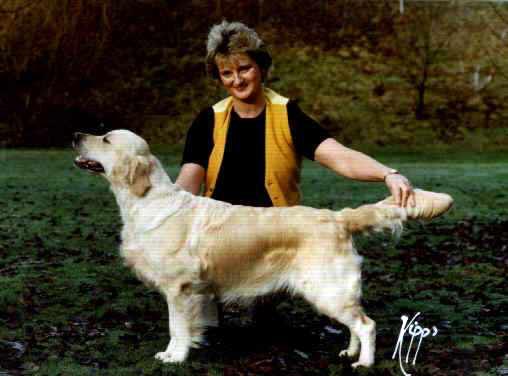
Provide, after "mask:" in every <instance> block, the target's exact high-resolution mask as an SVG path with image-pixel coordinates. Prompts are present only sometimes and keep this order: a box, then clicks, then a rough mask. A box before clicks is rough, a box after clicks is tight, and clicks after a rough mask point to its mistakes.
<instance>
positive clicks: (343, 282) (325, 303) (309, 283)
mask: <svg viewBox="0 0 508 376" xmlns="http://www.w3.org/2000/svg"><path fill="white" fill-rule="evenodd" d="M313 261H316V262H315V263H314V262H313ZM300 262H301V263H302V264H304V263H303V261H300ZM305 265H306V268H305V269H303V268H299V269H298V271H297V272H296V273H295V274H293V275H292V278H291V279H290V285H291V287H292V288H293V289H294V291H295V292H296V293H300V294H302V295H303V297H304V298H305V299H306V300H307V301H309V302H310V303H311V304H312V305H314V306H315V307H316V308H317V310H318V311H319V312H321V313H323V314H325V315H327V316H329V317H330V318H332V319H335V320H337V321H339V322H340V323H342V324H344V325H346V326H347V327H348V329H349V331H350V332H351V339H350V343H349V346H348V348H347V350H345V351H343V352H341V354H340V355H342V356H344V355H347V356H350V357H352V356H356V355H358V354H359V358H358V361H357V362H356V363H354V364H353V367H358V366H365V367H369V366H371V365H372V364H373V363H374V353H375V341H376V332H375V330H376V323H375V322H374V321H373V320H372V319H370V318H369V317H367V316H366V315H365V313H364V312H363V309H362V307H361V305H360V297H361V257H359V256H358V255H355V254H349V255H341V256H339V255H333V256H331V257H330V256H325V257H321V256H318V255H315V256H314V257H306V262H305Z"/></svg>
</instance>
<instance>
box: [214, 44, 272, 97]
mask: <svg viewBox="0 0 508 376" xmlns="http://www.w3.org/2000/svg"><path fill="white" fill-rule="evenodd" d="M215 63H216V64H217V69H218V71H219V78H220V80H221V82H222V85H223V86H224V88H225V89H226V90H227V91H228V93H229V95H231V96H232V97H233V98H236V99H238V100H241V101H243V102H254V101H256V100H257V99H258V98H259V96H260V95H262V92H263V91H262V81H263V80H262V73H261V69H260V68H259V65H258V64H257V63H256V62H255V61H254V60H252V59H251V58H250V57H249V55H247V54H245V53H239V54H233V55H229V56H227V57H216V58H215Z"/></svg>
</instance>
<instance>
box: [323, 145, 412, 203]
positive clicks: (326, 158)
mask: <svg viewBox="0 0 508 376" xmlns="http://www.w3.org/2000/svg"><path fill="white" fill-rule="evenodd" d="M314 159H315V160H316V161H318V162H319V163H320V164H322V165H323V166H325V167H328V168H329V169H331V170H333V171H335V172H336V173H337V174H339V175H342V176H345V177H347V178H350V179H354V180H360V181H379V182H381V181H384V182H385V183H386V185H387V186H388V189H389V190H390V192H391V194H392V196H393V197H395V201H396V203H397V205H399V206H402V207H406V206H407V204H408V203H409V204H410V205H411V206H414V205H415V198H414V192H413V188H412V187H411V183H410V182H409V180H408V179H407V178H406V177H405V176H403V175H400V174H398V173H397V172H396V171H395V170H393V169H391V168H389V167H387V166H385V165H383V164H381V163H379V162H378V161H376V160H375V159H373V158H371V157H369V156H367V155H365V154H363V153H360V152H358V151H355V150H352V149H349V148H347V147H345V146H344V145H342V144H340V143H338V142H337V141H336V140H335V139H333V138H327V139H326V140H324V141H323V142H321V143H320V144H319V145H318V147H317V148H316V151H315V152H314Z"/></svg>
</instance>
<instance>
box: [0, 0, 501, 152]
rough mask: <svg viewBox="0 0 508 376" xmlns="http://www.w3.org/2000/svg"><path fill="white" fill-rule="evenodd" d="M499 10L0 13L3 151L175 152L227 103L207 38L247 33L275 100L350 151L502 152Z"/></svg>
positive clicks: (172, 7)
mask: <svg viewBox="0 0 508 376" xmlns="http://www.w3.org/2000/svg"><path fill="white" fill-rule="evenodd" d="M506 15H507V14H506V13H505V7H503V6H500V7H492V6H490V5H488V4H483V5H482V4H481V3H480V4H478V3H473V2H460V1H459V2H406V7H405V11H404V13H403V14H401V13H400V11H399V8H398V2H395V1H393V2H392V1H388V0H386V1H377V2H374V1H367V0H320V1H315V2H301V1H298V0H284V1H279V2H266V1H262V0H239V1H232V0H215V1H204V0H193V1H182V0H180V1H174V0H171V1H170V0H166V1H164V0H135V1H111V0H40V1H28V0H4V1H2V3H1V4H0V86H1V88H2V90H1V91H0V143H1V144H3V145H13V146H15V145H18V146H20V145H51V146H56V145H66V144H67V143H68V140H69V135H70V134H71V133H72V132H73V131H75V130H77V129H80V130H95V131H100V127H98V125H99V124H101V123H104V124H105V128H119V127H123V128H131V129H134V130H138V131H140V132H141V133H142V134H143V135H144V136H145V137H147V138H148V139H149V140H151V141H156V142H159V143H168V144H175V143H180V142H182V140H183V138H184V136H185V133H186V130H187V128H188V126H189V125H190V123H191V121H192V119H193V118H194V117H195V116H196V114H197V113H198V112H199V111H200V110H201V109H202V108H203V107H205V106H208V105H210V104H213V103H214V101H216V100H217V99H219V98H221V96H223V95H224V93H222V92H221V90H220V89H219V88H218V87H217V85H216V84H215V83H214V82H213V81H212V80H211V79H209V78H207V77H206V76H205V73H204V66H203V63H202V60H203V56H204V46H205V39H206V35H207V32H208V30H209V28H210V26H211V25H212V24H214V23H217V22H219V21H221V20H222V19H224V18H225V19H229V20H240V21H243V22H246V23H247V24H249V25H250V26H253V27H255V28H256V30H257V31H258V32H259V33H260V34H261V35H262V37H263V38H264V39H265V40H266V41H267V42H268V44H269V46H270V47H271V50H272V53H273V56H274V62H275V69H274V74H273V76H272V79H271V82H270V83H269V85H270V86H272V87H274V88H276V89H277V90H279V91H280V92H281V93H282V94H285V95H287V96H290V97H292V98H294V99H297V100H299V101H300V102H301V106H302V107H303V109H304V110H305V111H306V112H308V113H309V114H311V115H312V116H314V117H315V118H316V119H317V120H319V121H320V122H321V124H323V126H324V127H326V128H327V129H329V130H330V131H331V132H332V133H333V134H334V135H335V136H337V137H338V138H339V139H340V140H342V141H343V142H345V143H347V144H352V145H355V144H369V145H375V146H383V145H387V144H390V145H391V144H403V145H405V147H408V146H409V145H412V146H414V147H415V148H417V147H418V146H422V145H427V144H429V143H430V144H433V145H435V144H436V143H438V144H439V143H440V144H449V143H453V144H458V145H459V146H467V147H475V148H476V149H485V148H500V147H503V146H504V145H506V141H507V139H508V131H507V127H506V126H505V118H506V108H505V102H506V94H507V91H506V84H507V82H508V81H507V77H508V75H506V74H505V73H504V72H505V69H506V62H505V60H506V59H505V57H506V31H505V29H507V26H508V23H507V22H506V20H507V19H508V17H506Z"/></svg>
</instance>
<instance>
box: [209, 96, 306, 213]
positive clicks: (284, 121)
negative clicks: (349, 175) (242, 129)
mask: <svg viewBox="0 0 508 376" xmlns="http://www.w3.org/2000/svg"><path fill="white" fill-rule="evenodd" d="M264 95H265V100H266V111H265V113H266V121H265V188H266V191H267V192H268V195H269V196H270V199H271V200H272V203H273V205H274V206H292V205H297V204H298V203H299V202H300V191H299V188H298V185H299V182H300V167H301V158H300V157H299V156H298V155H297V153H296V150H295V147H294V145H293V139H292V137H291V130H290V128H289V121H288V113H287V107H286V105H287V103H288V101H289V100H288V99H287V98H285V97H283V96H281V95H279V94H277V93H276V92H274V91H273V90H270V89H268V88H265V89H264ZM232 109H233V98H232V97H228V98H226V99H223V100H222V101H220V102H218V103H217V104H215V105H214V106H213V112H214V117H215V119H214V130H213V141H214V147H213V150H212V153H211V154H210V158H209V160H208V168H207V170H206V179H205V193H204V194H205V196H207V197H210V196H212V194H213V191H214V189H215V183H216V182H217V177H218V175H219V171H220V166H221V163H222V158H223V156H224V149H225V147H226V136H227V132H228V127H229V120H230V117H231V110H232Z"/></svg>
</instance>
